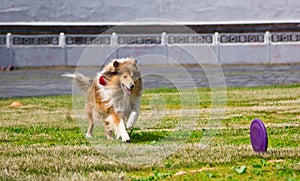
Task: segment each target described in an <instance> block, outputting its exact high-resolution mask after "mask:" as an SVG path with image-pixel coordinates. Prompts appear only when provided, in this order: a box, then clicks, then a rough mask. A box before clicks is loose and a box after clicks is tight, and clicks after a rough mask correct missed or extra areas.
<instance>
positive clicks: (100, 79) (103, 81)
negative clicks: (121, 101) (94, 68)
mask: <svg viewBox="0 0 300 181" xmlns="http://www.w3.org/2000/svg"><path fill="white" fill-rule="evenodd" d="M99 84H101V85H106V81H105V80H104V77H103V76H101V77H100V78H99Z"/></svg>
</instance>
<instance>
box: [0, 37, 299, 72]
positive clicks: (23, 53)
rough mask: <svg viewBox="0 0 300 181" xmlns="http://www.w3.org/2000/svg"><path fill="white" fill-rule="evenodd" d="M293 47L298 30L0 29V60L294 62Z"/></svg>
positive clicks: (29, 63) (22, 63) (18, 63)
mask: <svg viewBox="0 0 300 181" xmlns="http://www.w3.org/2000/svg"><path fill="white" fill-rule="evenodd" d="M299 50H300V33H298V32H291V33H289V32H280V33H270V32H265V33H234V34H232V33H220V34H219V33H217V32H216V33H214V34H167V33H164V32H163V33H161V34H116V33H112V34H101V35H95V34H90V35H89V34H76V35H75V34H64V33H60V34H52V35H50V34H49V35H17V34H11V33H8V34H6V35H0V66H8V65H13V66H15V67H38V66H76V65H82V66H94V65H97V66H99V65H101V64H102V63H103V62H104V61H105V60H107V59H111V58H121V57H127V56H132V57H143V58H141V61H140V63H141V64H173V63H175V62H178V63H182V64H195V63H197V64H198V63H203V64H216V63H220V64H277V63H300V58H299V57H300V51H299ZM149 55H151V56H150V57H149ZM147 56H148V58H147ZM153 56H156V57H157V58H153ZM79 60H80V61H79Z"/></svg>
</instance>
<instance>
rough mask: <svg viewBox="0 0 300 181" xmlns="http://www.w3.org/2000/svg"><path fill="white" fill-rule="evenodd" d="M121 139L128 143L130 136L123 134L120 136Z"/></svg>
mask: <svg viewBox="0 0 300 181" xmlns="http://www.w3.org/2000/svg"><path fill="white" fill-rule="evenodd" d="M122 141H123V142H126V143H129V142H130V137H129V135H128V134H126V135H124V136H123V137H122Z"/></svg>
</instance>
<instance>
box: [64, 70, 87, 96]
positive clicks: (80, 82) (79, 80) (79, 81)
mask: <svg viewBox="0 0 300 181" xmlns="http://www.w3.org/2000/svg"><path fill="white" fill-rule="evenodd" d="M62 76H63V77H68V78H73V80H74V82H75V84H76V86H77V87H79V88H80V89H81V90H82V91H83V92H84V93H87V92H88V89H89V87H90V86H91V84H92V79H90V78H89V77H87V76H84V75H82V74H81V73H74V74H72V73H67V74H64V75H62Z"/></svg>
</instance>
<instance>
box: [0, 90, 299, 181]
mask: <svg viewBox="0 0 300 181" xmlns="http://www.w3.org/2000/svg"><path fill="white" fill-rule="evenodd" d="M214 91H216V90H214ZM221 91H223V92H222V93H224V90H221ZM191 92H192V93H191ZM212 95H213V93H212V92H211V90H210V89H208V88H205V89H198V90H184V91H178V90H175V89H168V88H161V89H153V90H145V91H144V92H143V98H142V101H141V115H140V118H139V120H138V122H137V123H136V125H135V128H134V130H133V131H132V132H131V134H130V136H131V143H130V144H123V143H121V141H120V140H116V141H108V140H106V138H105V137H104V136H103V128H102V126H101V123H100V122H99V123H97V126H96V128H95V135H94V138H92V139H86V138H85V137H84V132H85V129H86V126H87V125H86V122H85V119H84V118H82V115H79V113H77V112H74V111H73V104H72V96H48V97H29V98H10V99H2V100H0V162H1V164H0V177H1V178H2V179H3V180H85V179H87V180H211V179H212V180H300V141H299V140H300V134H299V133H300V109H299V107H300V85H287V86H265V87H248V88H244V87H236V88H228V89H227V90H226V102H224V103H226V105H225V104H224V105H223V104H219V103H223V102H222V101H225V99H224V97H218V98H220V99H221V101H220V102H218V101H217V102H216V103H217V104H219V105H220V106H221V107H223V108H226V109H225V112H224V114H218V113H219V112H220V111H219V112H214V114H211V113H212V112H211V111H212V110H214V109H213V108H215V107H216V106H217V105H214V104H212V102H211V99H212ZM221 95H225V94H221ZM13 101H20V102H22V104H23V106H21V107H19V108H11V107H9V105H10V103H11V102H13ZM81 102H84V101H81ZM81 102H80V101H79V102H76V103H81ZM76 106H78V107H83V105H76ZM215 114H217V118H219V119H216V118H215V117H214V115H215ZM77 116H79V118H78V119H76V117H77ZM254 118H260V119H261V120H262V121H263V122H264V123H265V125H266V128H267V132H268V136H269V147H268V151H267V153H264V154H257V153H255V152H254V151H253V150H252V148H251V145H250V139H249V126H250V123H251V121H252V120H253V119H254ZM216 120H219V121H216ZM206 144H207V145H206ZM203 145H206V147H203Z"/></svg>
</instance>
